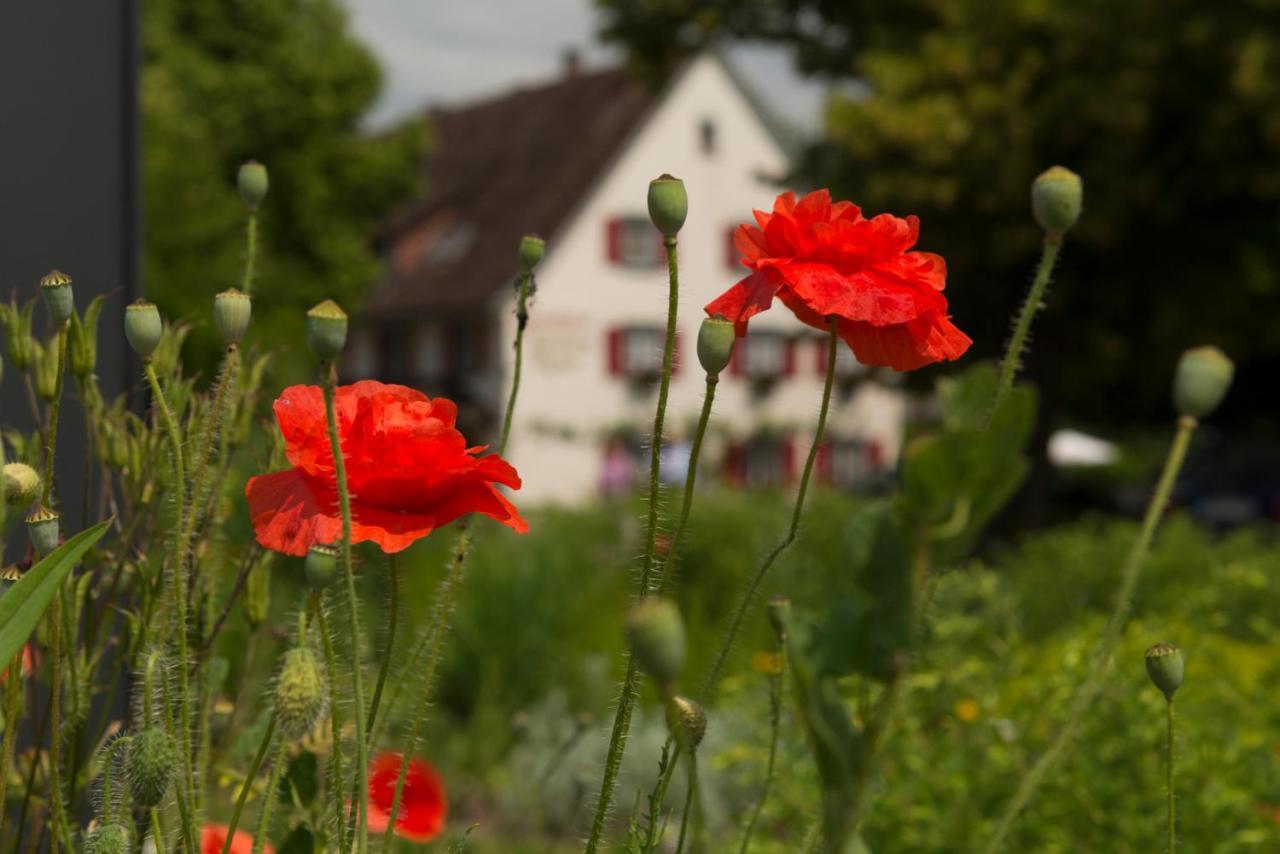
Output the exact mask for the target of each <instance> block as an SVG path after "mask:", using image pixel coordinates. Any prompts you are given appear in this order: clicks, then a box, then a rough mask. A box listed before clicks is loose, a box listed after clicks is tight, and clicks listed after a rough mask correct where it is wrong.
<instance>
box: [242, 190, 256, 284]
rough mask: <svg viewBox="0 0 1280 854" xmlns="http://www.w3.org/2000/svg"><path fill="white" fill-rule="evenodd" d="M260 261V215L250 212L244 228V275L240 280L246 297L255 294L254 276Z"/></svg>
mask: <svg viewBox="0 0 1280 854" xmlns="http://www.w3.org/2000/svg"><path fill="white" fill-rule="evenodd" d="M257 261H258V214H257V213H256V212H253V211H250V212H249V219H248V221H247V222H246V223H245V226H244V275H243V276H242V277H241V279H240V290H242V291H244V293H245V294H246V295H250V294H252V293H253V274H254V272H255V267H256V265H257Z"/></svg>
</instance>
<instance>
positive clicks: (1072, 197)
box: [1031, 166, 1084, 237]
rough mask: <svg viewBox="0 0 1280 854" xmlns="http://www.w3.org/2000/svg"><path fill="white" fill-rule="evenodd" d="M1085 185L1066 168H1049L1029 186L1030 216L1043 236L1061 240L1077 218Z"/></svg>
mask: <svg viewBox="0 0 1280 854" xmlns="http://www.w3.org/2000/svg"><path fill="white" fill-rule="evenodd" d="M1083 201H1084V185H1083V184H1081V183H1080V176H1079V175H1077V174H1076V173H1074V172H1072V171H1071V170H1070V169H1067V168H1066V167H1065V166H1051V167H1049V168H1048V169H1046V170H1045V171H1044V172H1041V173H1040V175H1039V176H1038V177H1037V178H1036V179H1035V181H1033V182H1032V183H1031V212H1032V213H1033V214H1035V217H1036V222H1038V223H1040V227H1041V228H1043V229H1044V230H1045V233H1046V234H1049V235H1052V236H1054V237H1061V236H1062V235H1064V234H1066V233H1067V231H1068V230H1069V229H1070V228H1071V226H1073V225H1075V224H1076V220H1078V219H1079V218H1080V208H1081V206H1082V205H1083Z"/></svg>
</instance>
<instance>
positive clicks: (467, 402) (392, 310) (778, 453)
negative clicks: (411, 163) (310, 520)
mask: <svg viewBox="0 0 1280 854" xmlns="http://www.w3.org/2000/svg"><path fill="white" fill-rule="evenodd" d="M431 117H432V122H433V128H434V132H435V135H436V140H437V148H436V149H435V152H434V153H433V154H432V155H431V157H430V158H429V160H428V163H427V165H426V172H427V183H428V196H427V197H426V198H425V199H424V200H423V201H422V202H420V203H418V204H415V205H413V206H411V207H409V208H408V209H406V210H404V211H402V212H401V213H400V214H398V215H397V216H396V217H394V218H393V220H392V221H391V222H390V223H389V224H388V226H387V229H386V232H385V234H384V247H385V257H386V259H387V272H386V276H385V278H384V280H383V281H382V282H381V283H380V284H379V286H378V287H377V288H376V289H375V291H374V292H373V293H372V295H371V297H370V300H369V303H368V306H367V307H366V310H365V312H364V314H363V316H362V318H361V322H360V323H359V324H358V325H357V327H356V329H355V330H354V332H353V335H352V342H351V346H350V348H349V356H348V361H347V363H346V365H345V372H346V374H347V375H348V376H349V377H353V378H354V377H361V376H378V377H381V378H383V379H386V380H388V381H397V382H404V383H406V384H410V385H414V386H416V387H418V388H421V389H423V390H424V391H426V392H427V393H428V394H432V395H437V394H442V395H446V396H449V397H451V398H453V399H455V400H456V401H458V402H459V405H460V407H461V409H460V413H461V414H460V422H461V426H462V428H463V430H464V432H466V433H467V435H468V437H469V438H471V437H473V436H474V437H476V438H475V441H477V442H479V441H484V440H485V438H492V437H493V436H494V434H495V433H496V427H497V422H498V420H499V419H500V416H501V411H502V407H503V405H504V403H505V398H506V393H507V388H508V385H507V383H508V381H509V377H510V369H511V358H512V350H511V346H510V342H511V341H512V339H513V336H514V332H515V318H514V313H513V306H514V295H515V291H514V288H513V282H514V281H515V274H516V248H517V245H518V243H519V238H520V236H521V234H523V233H525V232H535V233H538V234H541V235H542V236H544V237H545V238H546V241H547V253H546V257H545V259H544V260H543V263H542V264H541V266H540V267H539V268H538V272H537V292H536V296H535V298H534V300H533V302H532V305H531V310H530V322H529V326H528V330H527V332H526V335H525V347H526V351H525V368H524V377H523V381H522V385H521V389H520V399H519V405H518V407H517V411H516V417H515V426H514V429H513V431H512V435H511V441H510V445H509V447H508V448H507V455H508V457H509V458H510V459H511V460H512V461H513V463H514V464H515V465H516V466H517V468H518V469H519V470H520V473H521V476H522V478H523V479H524V488H523V489H522V490H521V494H520V497H521V499H522V500H523V501H525V502H529V501H533V500H554V501H563V502H578V501H582V500H584V499H589V498H591V497H592V496H595V495H597V494H599V492H600V490H601V489H602V488H606V487H612V488H618V487H619V486H620V484H621V483H622V482H624V481H625V480H626V479H627V478H626V475H627V473H628V469H634V471H635V473H636V474H638V475H639V474H641V469H642V468H643V466H644V464H645V463H644V456H645V455H644V450H643V445H644V442H645V441H646V440H647V435H648V431H649V430H650V429H651V424H652V419H653V409H654V403H655V400H656V395H657V391H656V382H655V377H656V373H657V368H658V366H659V365H660V362H661V347H662V343H663V328H664V322H665V317H666V308H667V274H666V262H665V255H664V254H663V249H662V244H661V240H660V236H659V235H658V232H657V231H656V229H654V227H653V226H652V224H651V223H650V222H649V218H648V214H647V210H646V192H647V189H648V184H649V181H650V179H652V178H654V177H656V176H658V175H659V174H661V173H664V172H666V173H671V174H673V175H676V176H678V177H679V178H681V179H682V180H683V181H684V183H685V186H686V188H687V190H688V194H689V217H688V220H687V222H686V224H685V226H684V228H683V230H682V231H681V232H680V244H679V247H680V248H679V252H680V256H679V260H680V285H681V287H680V313H679V328H678V329H679V331H678V332H677V336H678V338H677V342H676V345H677V352H678V354H679V358H678V369H677V371H676V373H675V375H674V376H673V378H672V383H671V395H670V404H669V407H668V415H667V424H668V426H669V430H668V434H669V435H668V437H667V439H668V441H669V442H671V443H680V442H682V441H687V437H688V435H689V433H690V432H691V430H692V428H693V425H694V423H695V422H696V419H697V415H698V411H699V408H700V405H701V402H702V396H703V390H704V376H703V374H702V372H701V371H700V370H699V367H698V364H697V360H696V357H695V356H694V352H693V345H694V342H695V340H696V336H697V330H698V326H699V324H700V322H701V320H702V318H703V316H704V314H703V311H702V307H703V306H704V305H705V304H706V303H707V302H709V301H710V300H711V299H712V298H714V297H715V296H717V295H718V294H719V293H721V292H722V291H723V290H724V289H726V288H727V287H729V286H730V285H732V284H733V283H734V282H735V281H737V280H738V279H740V278H741V277H742V275H743V272H744V268H743V267H742V266H741V265H740V264H739V263H738V259H737V258H736V257H735V254H734V249H733V244H732V240H731V233H732V231H733V229H734V227H735V226H737V225H738V224H739V223H741V222H744V221H750V219H751V211H752V209H753V208H764V209H768V208H769V207H770V206H771V204H772V201H773V198H774V196H775V195H776V193H777V192H778V189H779V188H778V185H777V182H778V180H779V179H780V176H783V175H785V174H786V172H787V167H788V161H787V156H786V153H785V152H784V150H783V147H782V145H781V144H780V143H779V141H778V139H777V137H776V136H775V134H774V133H772V132H771V126H770V124H769V122H768V120H767V119H766V118H765V117H764V116H763V115H762V113H761V111H760V110H759V109H758V108H757V106H756V104H755V102H754V100H753V99H752V98H751V96H750V95H749V94H748V93H747V91H746V90H745V88H744V87H743V86H742V84H741V83H740V82H739V81H738V80H737V79H736V78H735V76H734V75H733V73H732V71H731V70H730V69H729V68H728V67H727V66H726V65H725V63H724V62H723V61H722V60H721V59H720V58H719V57H718V56H717V55H716V54H714V53H710V52H709V53H706V54H703V55H702V56H700V57H698V58H696V59H694V60H692V61H690V62H689V63H688V64H687V65H686V66H685V67H684V69H683V70H682V71H681V72H679V73H678V74H677V75H676V76H675V78H674V79H673V80H672V81H671V82H670V83H669V84H668V86H667V88H666V89H665V90H663V91H662V92H653V91H651V90H649V89H648V88H646V87H645V86H644V85H643V84H641V83H639V82H637V81H635V80H632V79H631V78H629V77H628V76H627V75H626V74H625V73H624V72H623V71H621V70H610V71H603V72H592V73H582V72H580V71H577V70H576V69H573V70H570V71H569V73H567V74H566V76H565V77H564V78H563V79H560V80H557V81H554V82H552V83H549V84H547V85H545V86H541V87H537V88H532V89H524V90H519V91H516V92H512V93H510V94H507V95H504V96H501V97H499V98H496V99H493V100H490V101H485V102H483V103H478V104H473V105H469V106H466V107H463V108H460V109H452V110H442V111H436V112H433V113H432V114H431ZM824 346H825V345H824V340H823V338H822V336H821V335H820V334H819V333H817V332H816V331H815V330H813V329H812V328H810V327H807V326H805V325H803V324H801V323H800V322H799V321H797V320H796V319H795V318H793V317H792V316H791V314H790V313H789V312H788V311H787V310H786V308H784V307H783V306H782V305H781V304H780V303H779V304H777V305H776V307H775V309H774V310H772V311H770V312H767V313H765V314H763V315H760V316H758V317H757V318H755V319H753V320H752V323H751V332H750V334H749V335H748V336H747V337H746V338H745V339H742V340H740V341H739V342H738V346H737V351H736V353H735V359H734V363H733V365H732V366H731V368H730V369H729V370H728V371H726V373H725V375H724V376H723V377H722V378H721V382H720V385H719V388H718V391H717V397H716V404H715V409H714V412H713V415H712V421H711V427H710V429H709V431H708V439H707V443H706V445H705V449H704V453H703V460H704V467H703V470H702V475H701V476H702V477H705V478H707V479H711V478H714V477H720V478H723V479H725V480H727V481H729V482H732V483H741V484H744V485H749V486H754V485H771V484H780V483H785V482H787V481H789V480H790V479H791V478H793V477H794V476H796V475H797V474H798V472H799V469H800V467H801V466H802V465H803V462H804V456H805V454H806V453H807V450H808V446H809V441H810V439H811V437H812V430H813V427H814V422H815V419H816V414H817V409H818V403H819V399H820V397H821V392H822V386H823V380H824V375H825V363H824V358H825V352H824ZM837 370H838V371H839V375H838V384H837V391H836V394H835V399H834V401H833V406H832V411H831V415H830V420H829V432H828V441H827V442H826V443H825V445H824V447H823V449H822V453H821V455H820V457H819V466H818V476H819V477H820V478H822V479H824V480H826V481H828V482H831V483H834V484H836V485H839V486H845V487H855V486H857V485H859V484H860V483H862V482H865V481H866V480H868V479H869V478H872V477H875V476H877V475H879V474H881V473H883V472H885V471H887V470H888V469H891V468H892V467H893V465H894V464H895V462H896V459H897V455H898V451H899V446H900V442H901V435H902V427H903V420H904V411H905V408H906V401H905V396H904V394H903V393H902V392H901V391H900V390H899V389H897V388H895V386H894V376H893V375H892V374H891V373H886V372H881V371H878V370H870V369H867V368H865V367H864V366H861V365H859V364H858V363H857V362H856V361H855V360H854V359H853V357H852V355H851V354H850V353H849V351H848V349H847V348H846V347H844V346H843V345H842V346H841V348H840V360H839V363H838V366H837ZM678 446H679V445H678V444H673V445H671V446H670V447H672V448H676V447H678ZM672 457H673V462H677V463H678V457H679V455H678V454H676V453H673V454H672ZM628 461H629V464H628ZM675 468H677V469H678V468H679V465H678V464H677V465H676V466H675Z"/></svg>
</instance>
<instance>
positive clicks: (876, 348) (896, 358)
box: [840, 314, 973, 371]
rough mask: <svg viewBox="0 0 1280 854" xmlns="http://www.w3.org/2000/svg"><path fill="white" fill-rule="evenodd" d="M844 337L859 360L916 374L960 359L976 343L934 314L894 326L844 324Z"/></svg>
mask: <svg viewBox="0 0 1280 854" xmlns="http://www.w3.org/2000/svg"><path fill="white" fill-rule="evenodd" d="M840 337H841V338H843V339H844V340H845V342H846V343H847V344H848V345H849V346H850V348H852V349H853V354H854V355H855V356H857V357H858V361H860V362H862V363H863V364H866V365H879V366H882V367H888V368H893V369H894V370H895V371H913V370H915V369H917V368H922V367H924V366H925V365H931V364H933V363H934V362H941V361H948V360H953V359H958V358H960V356H962V355H964V352H965V351H966V350H968V349H969V345H970V344H971V343H973V342H972V341H971V340H970V339H969V336H967V335H965V334H964V333H963V332H961V331H960V330H959V329H957V328H956V327H955V326H954V325H953V324H952V323H951V321H950V320H949V319H948V318H947V317H946V316H945V315H941V314H930V315H926V316H924V317H921V318H918V319H916V320H913V321H911V322H910V323H899V324H895V325H893V326H873V325H871V324H869V323H861V322H855V321H841V322H840Z"/></svg>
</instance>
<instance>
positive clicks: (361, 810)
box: [320, 365, 369, 854]
mask: <svg viewBox="0 0 1280 854" xmlns="http://www.w3.org/2000/svg"><path fill="white" fill-rule="evenodd" d="M320 374H321V383H322V384H323V385H324V411H325V419H326V420H327V421H328V423H329V448H330V450H331V451H332V452H333V474H334V479H335V480H336V481H337V487H338V508H339V510H340V511H341V513H342V548H341V554H342V570H343V574H344V575H345V576H346V588H347V611H348V617H349V618H350V620H351V632H352V641H351V643H352V650H351V683H352V688H353V693H354V694H355V703H356V773H355V778H356V786H357V787H358V789H359V791H360V793H361V797H358V798H356V803H355V809H356V828H357V831H356V836H357V841H358V848H357V850H358V851H360V852H361V854H363V852H365V851H367V850H369V826H368V798H366V797H363V794H364V792H365V791H366V790H367V789H368V787H369V760H368V749H367V747H366V744H365V739H366V736H367V732H368V731H367V729H366V728H365V717H364V713H365V707H364V679H363V677H362V675H361V672H360V605H359V600H358V599H357V598H356V573H355V567H354V566H353V565H352V562H351V494H350V492H348V490H347V464H346V461H345V460H344V459H343V457H342V441H341V440H340V439H339V437H338V413H337V409H336V407H335V404H334V386H335V385H336V384H337V369H336V368H335V367H334V366H333V365H325V366H323V367H322V369H321V372H320Z"/></svg>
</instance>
